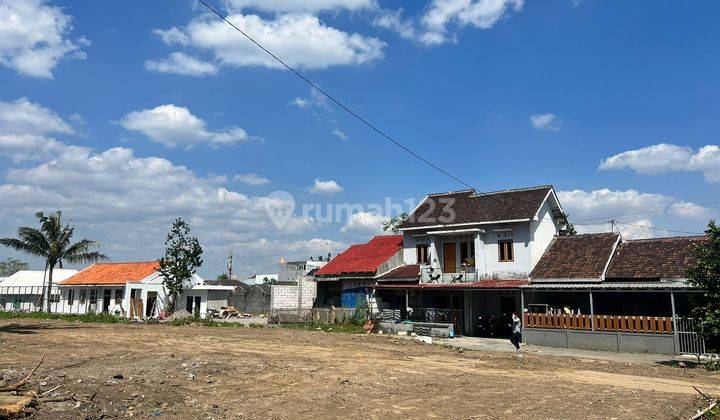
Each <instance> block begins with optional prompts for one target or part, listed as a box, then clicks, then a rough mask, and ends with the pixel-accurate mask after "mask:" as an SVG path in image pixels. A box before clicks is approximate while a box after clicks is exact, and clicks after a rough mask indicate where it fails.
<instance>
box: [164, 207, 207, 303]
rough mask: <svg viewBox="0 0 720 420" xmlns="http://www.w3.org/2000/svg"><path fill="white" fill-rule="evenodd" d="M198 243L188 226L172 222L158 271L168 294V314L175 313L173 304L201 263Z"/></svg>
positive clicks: (200, 251)
mask: <svg viewBox="0 0 720 420" xmlns="http://www.w3.org/2000/svg"><path fill="white" fill-rule="evenodd" d="M202 253H203V250H202V247H200V241H198V238H196V237H194V236H190V227H189V226H188V224H187V223H186V222H185V221H184V220H182V219H180V218H178V219H175V221H174V222H173V225H172V228H171V229H170V233H168V235H167V239H166V240H165V256H164V257H162V258H160V268H159V269H158V271H159V272H160V273H161V274H162V276H163V285H164V286H165V288H166V289H167V290H168V292H170V302H169V308H168V310H169V312H170V313H173V312H174V311H175V303H176V301H177V297H178V295H179V294H181V293H182V292H183V288H184V285H185V283H187V282H188V280H190V279H191V278H192V276H193V274H195V270H196V269H197V268H198V267H200V266H201V265H202V263H203V260H202Z"/></svg>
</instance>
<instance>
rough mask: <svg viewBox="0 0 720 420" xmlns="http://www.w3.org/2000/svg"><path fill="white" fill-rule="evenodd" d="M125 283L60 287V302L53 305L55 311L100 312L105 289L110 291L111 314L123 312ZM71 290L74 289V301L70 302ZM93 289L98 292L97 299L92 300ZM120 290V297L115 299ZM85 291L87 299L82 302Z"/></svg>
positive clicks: (71, 312)
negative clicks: (81, 297)
mask: <svg viewBox="0 0 720 420" xmlns="http://www.w3.org/2000/svg"><path fill="white" fill-rule="evenodd" d="M124 289H125V285H122V284H120V285H112V286H111V285H107V286H89V287H85V286H62V287H60V291H61V292H60V302H58V303H57V304H55V305H54V306H53V310H54V311H55V312H59V313H64V314H86V313H90V312H94V313H100V312H102V309H103V295H104V293H105V290H109V291H110V307H109V309H108V312H109V313H111V314H115V313H116V312H117V313H122V309H123V299H124V296H125V290H124ZM70 290H73V293H74V296H73V302H72V304H70V302H69V300H68V297H69V294H70ZM91 290H95V291H96V293H97V299H95V300H94V301H91V300H90V295H91V294H92V292H91ZM116 290H120V291H121V293H120V299H115V291H116ZM82 291H84V293H85V301H84V302H82V303H81V302H80V295H81V293H83V292H82Z"/></svg>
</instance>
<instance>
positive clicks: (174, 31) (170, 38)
mask: <svg viewBox="0 0 720 420" xmlns="http://www.w3.org/2000/svg"><path fill="white" fill-rule="evenodd" d="M152 32H153V33H154V34H155V35H157V36H159V37H160V39H162V40H163V42H164V43H166V44H167V45H183V46H185V45H188V44H190V38H188V36H187V35H186V34H185V32H183V30H182V29H180V28H178V27H177V26H173V27H171V28H168V29H153V31H152Z"/></svg>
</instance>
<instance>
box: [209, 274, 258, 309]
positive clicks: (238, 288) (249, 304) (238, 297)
mask: <svg viewBox="0 0 720 420" xmlns="http://www.w3.org/2000/svg"><path fill="white" fill-rule="evenodd" d="M213 284H218V285H222V286H232V287H233V290H232V292H231V293H230V296H229V297H228V304H229V305H230V306H233V307H235V309H237V310H238V311H239V312H241V313H251V314H263V313H267V312H268V311H269V310H270V288H271V286H270V285H269V284H252V285H251V284H247V283H246V282H245V281H239V280H231V279H228V280H217V281H214V282H213Z"/></svg>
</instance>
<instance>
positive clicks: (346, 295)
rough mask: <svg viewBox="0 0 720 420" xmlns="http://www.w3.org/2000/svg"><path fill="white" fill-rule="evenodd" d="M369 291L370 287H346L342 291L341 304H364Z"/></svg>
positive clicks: (346, 306) (349, 305)
mask: <svg viewBox="0 0 720 420" xmlns="http://www.w3.org/2000/svg"><path fill="white" fill-rule="evenodd" d="M369 293H370V288H369V287H356V288H354V289H345V290H343V291H342V292H340V304H341V305H342V307H343V308H357V307H358V306H361V305H363V304H364V302H365V301H366V299H367V295H368V294H369Z"/></svg>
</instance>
